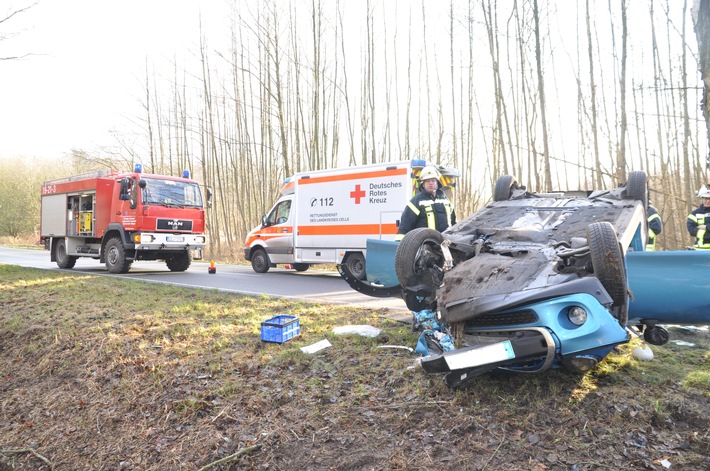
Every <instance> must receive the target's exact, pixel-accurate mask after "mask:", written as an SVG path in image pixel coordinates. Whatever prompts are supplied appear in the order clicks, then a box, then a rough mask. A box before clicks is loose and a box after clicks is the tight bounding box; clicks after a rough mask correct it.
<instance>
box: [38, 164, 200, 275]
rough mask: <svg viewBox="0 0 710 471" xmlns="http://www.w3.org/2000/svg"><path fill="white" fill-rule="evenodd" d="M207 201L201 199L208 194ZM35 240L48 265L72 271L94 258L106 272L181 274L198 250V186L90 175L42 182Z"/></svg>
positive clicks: (158, 178)
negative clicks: (155, 269)
mask: <svg viewBox="0 0 710 471" xmlns="http://www.w3.org/2000/svg"><path fill="white" fill-rule="evenodd" d="M208 196H209V192H208ZM40 237H41V242H42V243H43V244H44V246H45V249H47V250H49V251H50V259H51V260H52V261H53V262H56V263H57V265H58V266H59V267H60V268H73V267H74V265H75V264H76V261H77V259H78V258H79V257H89V258H93V259H98V260H99V261H100V262H101V263H105V264H106V268H107V269H108V271H109V272H111V273H126V272H128V270H129V269H130V267H131V264H132V263H133V261H135V260H164V261H165V263H166V265H167V266H168V268H169V269H170V270H171V271H185V270H187V269H188V268H189V266H190V264H191V262H192V259H193V258H196V259H199V258H201V255H202V249H203V248H204V247H205V243H206V236H205V210H204V205H203V199H202V193H201V191H200V186H199V184H198V182H196V181H195V180H192V179H190V178H189V172H188V171H185V172H184V173H183V176H182V177H172V176H164V175H151V174H143V173H142V166H141V165H140V164H136V167H135V168H134V172H133V173H122V172H114V171H98V172H91V173H87V174H82V175H75V176H71V177H66V178H61V179H58V180H52V181H48V182H45V183H44V185H43V186H42V210H41V218H40Z"/></svg>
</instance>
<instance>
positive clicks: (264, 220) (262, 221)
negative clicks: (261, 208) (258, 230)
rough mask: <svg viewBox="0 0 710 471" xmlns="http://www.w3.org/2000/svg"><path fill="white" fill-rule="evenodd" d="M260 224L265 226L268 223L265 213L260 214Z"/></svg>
mask: <svg viewBox="0 0 710 471" xmlns="http://www.w3.org/2000/svg"><path fill="white" fill-rule="evenodd" d="M261 225H262V227H266V226H267V225H268V224H267V223H266V214H262V215H261Z"/></svg>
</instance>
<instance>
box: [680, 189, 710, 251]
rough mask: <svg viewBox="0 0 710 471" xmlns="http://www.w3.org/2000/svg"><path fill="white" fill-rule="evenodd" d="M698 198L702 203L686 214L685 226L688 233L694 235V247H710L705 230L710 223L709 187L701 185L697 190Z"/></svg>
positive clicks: (708, 235)
mask: <svg viewBox="0 0 710 471" xmlns="http://www.w3.org/2000/svg"><path fill="white" fill-rule="evenodd" d="M698 198H702V203H701V205H700V207H698V208H695V209H694V210H693V211H692V212H691V213H690V214H689V215H688V220H687V221H686V226H687V227H688V232H689V233H690V235H691V236H692V237H695V248H696V249H710V232H708V231H707V225H708V223H710V189H708V188H707V187H706V186H703V187H702V188H701V189H700V190H698Z"/></svg>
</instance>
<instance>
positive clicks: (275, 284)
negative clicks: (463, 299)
mask: <svg viewBox="0 0 710 471" xmlns="http://www.w3.org/2000/svg"><path fill="white" fill-rule="evenodd" d="M0 264H6V265H19V266H22V267H32V268H41V269H45V270H54V271H69V272H73V273H83V274H88V275H97V276H110V277H117V278H129V279H133V280H139V281H144V282H147V283H166V284H173V285H178V286H185V287H192V288H204V289H216V290H219V291H226V292H231V293H237V294H247V295H252V296H260V295H264V294H265V295H267V296H277V297H283V298H290V299H298V300H304V301H310V302H318V303H326V304H341V305H352V306H357V307H369V308H373V309H379V308H388V309H390V310H392V311H396V312H407V313H408V312H409V311H408V309H407V307H406V306H405V304H404V301H402V300H401V299H395V298H373V297H370V296H366V295H364V294H360V293H358V292H357V291H355V290H353V289H352V288H350V286H348V284H347V283H346V282H345V281H343V279H342V278H341V277H340V275H339V274H338V273H337V272H335V271H332V270H322V269H318V268H311V269H309V270H308V271H306V272H301V273H298V272H296V271H294V270H287V269H284V268H272V269H271V270H269V272H268V273H256V272H254V270H252V268H251V266H243V265H224V264H219V265H217V266H216V268H217V271H216V273H214V274H210V273H208V270H207V268H208V266H209V264H208V263H207V262H198V261H193V263H192V265H191V266H190V268H189V269H188V270H187V271H185V272H171V271H170V270H168V268H167V267H166V266H165V263H164V262H157V261H156V262H149V261H138V262H134V263H133V265H132V266H131V269H130V271H129V272H128V273H126V274H125V275H114V274H110V273H109V272H108V271H107V270H106V267H105V266H104V265H103V264H101V263H99V261H98V260H94V259H91V258H79V259H78V260H77V262H76V266H75V267H74V268H73V269H71V270H62V269H60V268H59V267H57V265H56V264H55V263H54V262H50V261H49V252H48V251H45V250H31V249H17V248H11V247H3V246H0Z"/></svg>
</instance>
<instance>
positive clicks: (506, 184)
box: [493, 175, 518, 201]
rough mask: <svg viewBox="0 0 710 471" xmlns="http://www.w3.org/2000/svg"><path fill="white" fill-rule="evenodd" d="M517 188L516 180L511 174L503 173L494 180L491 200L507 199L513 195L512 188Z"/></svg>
mask: <svg viewBox="0 0 710 471" xmlns="http://www.w3.org/2000/svg"><path fill="white" fill-rule="evenodd" d="M517 189H518V181H517V180H516V179H515V177H514V176H512V175H503V176H501V177H498V180H496V187H495V189H494V190H493V201H508V200H509V199H510V197H511V196H513V190H517Z"/></svg>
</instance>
